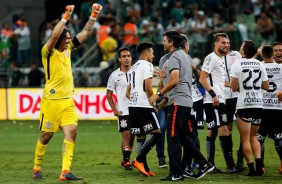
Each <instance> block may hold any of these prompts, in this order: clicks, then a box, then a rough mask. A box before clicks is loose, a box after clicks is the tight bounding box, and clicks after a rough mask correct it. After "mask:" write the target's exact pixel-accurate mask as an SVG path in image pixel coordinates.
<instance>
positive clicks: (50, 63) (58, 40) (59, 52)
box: [32, 3, 102, 180]
mask: <svg viewBox="0 0 282 184" xmlns="http://www.w3.org/2000/svg"><path fill="white" fill-rule="evenodd" d="M73 10H74V6H73V5H69V6H66V12H65V14H64V17H63V18H62V19H61V20H60V21H59V22H58V24H57V25H56V26H55V28H54V30H53V32H52V35H51V37H50V38H49V39H48V41H47V43H46V44H45V45H44V46H43V47H42V50H41V55H42V63H43V67H44V72H45V79H46V83H45V87H44V90H43V97H42V100H41V109H40V125H39V129H40V131H41V135H40V137H39V139H38V141H37V144H36V148H35V156H34V167H33V174H32V178H34V179H42V178H43V175H42V168H41V166H42V160H43V157H44V155H45V150H46V146H47V144H48V142H49V141H50V140H51V138H52V137H53V135H54V133H55V132H57V131H59V130H63V132H64V141H63V152H62V154H63V155H62V156H63V161H62V162H63V163H62V172H61V175H60V177H59V179H60V180H81V179H82V178H81V177H77V176H75V175H74V174H73V173H72V172H71V171H70V167H71V163H72V157H73V150H74V142H75V138H76V127H77V113H76V109H75V105H74V101H73V99H72V94H73V91H74V84H73V76H72V68H71V51H72V50H73V49H75V48H77V47H78V46H79V45H80V44H82V43H83V42H84V41H85V40H86V39H87V38H88V37H89V36H90V35H91V32H92V28H93V25H94V22H95V20H96V18H97V16H98V15H99V13H100V11H101V10H102V6H101V5H100V4H96V3H95V4H93V5H92V14H91V16H90V18H89V20H88V22H87V23H86V25H85V26H84V28H83V30H82V31H81V32H80V33H78V34H77V35H76V36H75V37H74V38H73V39H71V35H70V32H69V30H68V29H66V28H65V25H66V23H67V21H68V20H69V18H70V17H71V14H72V12H73Z"/></svg>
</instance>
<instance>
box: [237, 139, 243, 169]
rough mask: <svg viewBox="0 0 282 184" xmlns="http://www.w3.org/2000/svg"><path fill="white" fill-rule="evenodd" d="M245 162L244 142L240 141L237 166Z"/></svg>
mask: <svg viewBox="0 0 282 184" xmlns="http://www.w3.org/2000/svg"><path fill="white" fill-rule="evenodd" d="M243 162H244V154H243V150H242V142H241V141H240V146H239V149H238V152H237V165H239V164H241V163H243Z"/></svg>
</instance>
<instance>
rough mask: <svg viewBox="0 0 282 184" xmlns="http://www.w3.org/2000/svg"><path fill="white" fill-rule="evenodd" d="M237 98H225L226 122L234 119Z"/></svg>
mask: <svg viewBox="0 0 282 184" xmlns="http://www.w3.org/2000/svg"><path fill="white" fill-rule="evenodd" d="M236 104H237V98H229V99H226V102H225V106H226V113H227V123H228V124H230V123H232V122H233V120H234V114H235V111H236Z"/></svg>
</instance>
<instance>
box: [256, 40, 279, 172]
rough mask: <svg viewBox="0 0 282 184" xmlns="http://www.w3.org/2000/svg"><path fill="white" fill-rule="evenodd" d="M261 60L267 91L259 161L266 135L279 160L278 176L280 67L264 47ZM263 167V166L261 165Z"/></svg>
mask: <svg viewBox="0 0 282 184" xmlns="http://www.w3.org/2000/svg"><path fill="white" fill-rule="evenodd" d="M261 54H262V59H263V62H264V66H265V68H266V73H267V76H268V79H269V89H268V90H267V91H265V90H264V91H263V113H262V114H263V115H262V119H261V124H260V126H259V130H258V133H257V137H258V139H259V141H260V144H261V159H262V163H264V150H265V149H264V140H265V138H266V136H267V135H268V136H269V138H271V139H273V140H274V145H275V149H276V151H277V153H278V156H279V158H280V163H281V165H280V174H282V124H281V123H279V122H280V121H281V118H280V113H281V110H282V103H281V102H280V101H279V99H278V98H277V96H276V92H277V91H281V90H282V65H280V64H278V63H275V62H274V59H273V48H272V47H271V46H269V45H266V46H264V47H263V48H262V53H261ZM263 165H264V164H263Z"/></svg>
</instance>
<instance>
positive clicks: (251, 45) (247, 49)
mask: <svg viewBox="0 0 282 184" xmlns="http://www.w3.org/2000/svg"><path fill="white" fill-rule="evenodd" d="M243 51H244V53H245V56H246V58H252V57H253V56H254V55H255V54H256V53H257V47H256V44H255V42H253V41H252V40H245V41H244V47H243Z"/></svg>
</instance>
